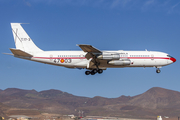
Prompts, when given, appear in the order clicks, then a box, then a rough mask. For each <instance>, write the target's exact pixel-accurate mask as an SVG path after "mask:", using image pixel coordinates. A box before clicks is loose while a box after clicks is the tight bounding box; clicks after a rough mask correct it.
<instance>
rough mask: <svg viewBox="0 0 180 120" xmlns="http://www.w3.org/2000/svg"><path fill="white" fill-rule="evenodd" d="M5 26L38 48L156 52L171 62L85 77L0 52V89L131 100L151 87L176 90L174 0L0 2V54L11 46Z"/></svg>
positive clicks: (179, 83) (179, 30)
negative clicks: (18, 29)
mask: <svg viewBox="0 0 180 120" xmlns="http://www.w3.org/2000/svg"><path fill="white" fill-rule="evenodd" d="M11 22H18V23H30V24H23V25H22V26H23V28H24V29H25V30H26V32H27V33H28V34H29V36H30V37H31V38H32V39H33V41H34V42H35V44H36V45H37V46H38V47H40V48H41V49H43V50H81V49H80V48H79V47H78V46H76V44H91V45H93V46H94V47H96V48H98V49H100V50H145V49H147V50H150V51H162V52H166V53H168V54H170V55H171V56H173V57H175V58H176V59H177V61H176V63H174V64H171V65H169V66H165V67H163V68H161V73H160V74H157V73H156V69H155V68H145V69H144V68H116V69H107V70H106V71H104V72H103V74H96V75H94V76H92V75H89V76H86V75H85V74H84V72H85V70H78V69H68V68H63V67H58V66H52V65H46V64H42V63H36V62H32V61H27V60H23V59H19V58H15V57H13V56H8V55H4V54H0V89H2V90H4V89H6V88H20V89H27V90H31V89H35V90H37V91H42V90H48V89H58V90H61V91H64V92H68V93H71V94H74V95H77V96H86V97H94V96H102V97H108V98H115V97H119V96H121V95H126V96H134V95H138V94H141V93H143V92H145V91H147V90H148V89H150V88H152V87H162V88H166V89H171V90H175V91H180V70H179V69H180V63H179V60H180V56H179V54H180V47H179V46H180V1H179V0H0V52H1V53H10V50H9V48H14V47H15V45H14V39H13V35H12V31H11V26H10V23H11Z"/></svg>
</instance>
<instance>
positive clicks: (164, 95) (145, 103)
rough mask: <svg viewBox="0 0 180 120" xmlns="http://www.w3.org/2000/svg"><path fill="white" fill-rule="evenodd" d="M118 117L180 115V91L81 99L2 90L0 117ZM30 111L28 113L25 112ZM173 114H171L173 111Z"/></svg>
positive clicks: (57, 93) (155, 90)
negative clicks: (45, 113)
mask: <svg viewBox="0 0 180 120" xmlns="http://www.w3.org/2000/svg"><path fill="white" fill-rule="evenodd" d="M79 110H81V111H84V115H101V116H103V115H104V116H117V117H135V118H138V117H141V118H143V117H144V118H154V117H155V116H157V115H162V116H163V115H164V116H178V115H179V113H180V92H177V91H172V90H167V89H164V88H159V87H154V88H151V89H149V90H148V91H146V92H145V93H143V94H140V95H137V96H133V97H130V96H121V97H118V98H104V97H99V96H98V97H94V98H88V97H79V96H74V95H72V94H69V93H66V92H62V91H60V90H53V89H51V90H46V91H41V92H37V91H35V90H22V89H17V88H8V89H6V90H0V114H6V115H12V114H19V113H18V111H21V113H22V112H23V111H24V112H23V113H24V114H28V115H30V114H32V115H35V114H40V113H41V112H49V113H58V114H75V115H78V112H79ZM25 111H28V112H25ZM169 111H171V112H169Z"/></svg>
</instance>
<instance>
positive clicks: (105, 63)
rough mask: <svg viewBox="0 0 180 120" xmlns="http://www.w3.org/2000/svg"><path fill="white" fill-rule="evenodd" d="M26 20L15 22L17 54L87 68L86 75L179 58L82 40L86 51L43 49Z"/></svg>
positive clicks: (158, 65) (164, 62) (14, 49)
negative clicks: (105, 47)
mask: <svg viewBox="0 0 180 120" xmlns="http://www.w3.org/2000/svg"><path fill="white" fill-rule="evenodd" d="M21 24H22V23H11V28H12V33H13V37H14V42H15V46H16V48H10V50H11V52H12V53H13V54H11V55H13V56H14V57H17V58H21V59H26V60H31V61H35V62H40V63H45V64H50V65H56V66H63V67H66V68H78V69H87V71H85V74H86V75H95V74H96V73H99V74H101V73H103V71H104V70H106V69H107V68H125V67H144V68H145V67H155V68H156V72H157V73H160V72H161V71H160V68H161V67H163V66H166V65H169V64H172V63H174V62H176V59H175V58H173V57H171V56H170V55H169V54H167V53H164V52H156V51H147V50H145V51H124V50H118V51H102V50H99V49H97V48H95V47H93V46H91V45H86V44H78V45H77V46H79V47H80V48H81V49H82V51H43V50H41V49H40V48H38V47H37V46H36V45H35V44H34V42H33V41H32V39H31V38H30V37H29V35H28V34H27V33H26V31H25V30H24V29H23V28H22V26H21Z"/></svg>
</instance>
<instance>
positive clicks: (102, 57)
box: [97, 53, 120, 60]
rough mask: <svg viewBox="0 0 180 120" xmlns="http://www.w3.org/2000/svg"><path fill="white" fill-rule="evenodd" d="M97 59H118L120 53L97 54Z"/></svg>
mask: <svg viewBox="0 0 180 120" xmlns="http://www.w3.org/2000/svg"><path fill="white" fill-rule="evenodd" d="M97 58H98V59H101V60H119V59H120V55H119V54H107V53H106V54H102V55H99V56H97Z"/></svg>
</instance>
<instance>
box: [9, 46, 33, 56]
mask: <svg viewBox="0 0 180 120" xmlns="http://www.w3.org/2000/svg"><path fill="white" fill-rule="evenodd" d="M10 50H11V52H12V53H13V54H14V55H16V56H23V57H33V55H31V54H29V53H26V52H24V51H22V50H19V49H13V48H10Z"/></svg>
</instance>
